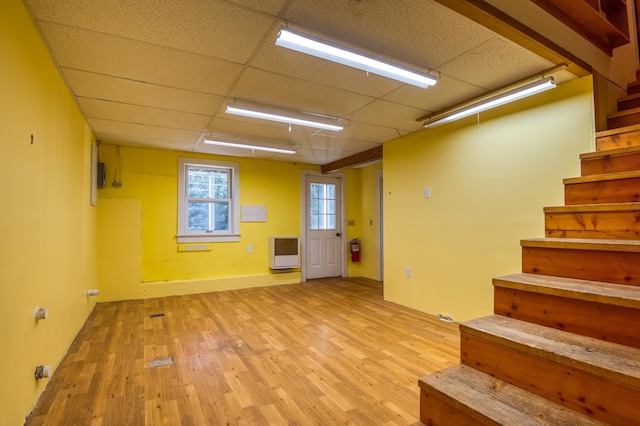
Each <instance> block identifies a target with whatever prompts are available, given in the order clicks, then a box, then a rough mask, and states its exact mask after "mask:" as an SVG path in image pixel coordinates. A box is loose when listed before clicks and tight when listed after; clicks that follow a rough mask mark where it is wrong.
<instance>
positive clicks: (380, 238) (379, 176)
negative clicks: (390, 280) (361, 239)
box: [376, 169, 384, 281]
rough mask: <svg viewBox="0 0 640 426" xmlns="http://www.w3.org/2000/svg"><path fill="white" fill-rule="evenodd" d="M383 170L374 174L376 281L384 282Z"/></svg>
mask: <svg viewBox="0 0 640 426" xmlns="http://www.w3.org/2000/svg"><path fill="white" fill-rule="evenodd" d="M382 170H383V169H380V170H378V171H377V172H376V182H377V183H376V194H377V197H376V198H377V200H376V201H377V203H376V204H377V214H378V229H377V230H376V231H377V232H376V233H377V241H376V243H377V244H378V281H384V202H383V200H384V193H383V191H384V174H383V172H382Z"/></svg>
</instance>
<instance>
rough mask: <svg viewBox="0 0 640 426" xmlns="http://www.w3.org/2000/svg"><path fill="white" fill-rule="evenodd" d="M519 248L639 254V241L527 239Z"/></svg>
mask: <svg viewBox="0 0 640 426" xmlns="http://www.w3.org/2000/svg"><path fill="white" fill-rule="evenodd" d="M520 246H521V247H523V248H525V247H533V248H550V249H568V250H595V251H619V252H630V253H639V252H640V240H606V239H597V240H596V239H588V238H528V239H524V240H521V241H520Z"/></svg>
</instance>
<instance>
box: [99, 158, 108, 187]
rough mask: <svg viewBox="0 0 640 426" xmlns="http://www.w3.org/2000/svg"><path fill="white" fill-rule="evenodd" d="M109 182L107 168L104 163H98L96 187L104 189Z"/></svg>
mask: <svg viewBox="0 0 640 426" xmlns="http://www.w3.org/2000/svg"><path fill="white" fill-rule="evenodd" d="M106 180H107V168H106V167H105V165H104V163H98V169H97V179H96V186H97V187H98V188H104V182H105V181H106Z"/></svg>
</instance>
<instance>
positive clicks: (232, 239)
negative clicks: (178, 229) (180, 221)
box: [176, 234, 240, 244]
mask: <svg viewBox="0 0 640 426" xmlns="http://www.w3.org/2000/svg"><path fill="white" fill-rule="evenodd" d="M176 238H177V239H178V244H184V243H237V242H238V241H240V235H239V234H226V235H176Z"/></svg>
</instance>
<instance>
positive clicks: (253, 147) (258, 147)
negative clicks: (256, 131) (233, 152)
mask: <svg viewBox="0 0 640 426" xmlns="http://www.w3.org/2000/svg"><path fill="white" fill-rule="evenodd" d="M204 143H205V144H207V145H216V146H225V147H229V148H242V149H251V150H255V151H267V152H275V153H278V154H295V153H296V152H295V151H294V150H292V149H281V148H271V147H268V146H261V145H247V144H244V143H235V142H223V141H216V140H210V139H205V140H204Z"/></svg>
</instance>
